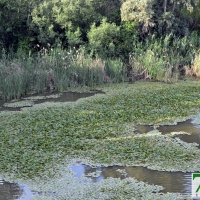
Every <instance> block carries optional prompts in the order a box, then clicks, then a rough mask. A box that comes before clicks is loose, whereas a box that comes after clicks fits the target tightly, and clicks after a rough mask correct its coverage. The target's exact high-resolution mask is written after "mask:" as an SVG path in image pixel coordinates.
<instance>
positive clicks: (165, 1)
mask: <svg viewBox="0 0 200 200" xmlns="http://www.w3.org/2000/svg"><path fill="white" fill-rule="evenodd" d="M163 9H164V14H165V13H166V11H167V0H164V2H163Z"/></svg>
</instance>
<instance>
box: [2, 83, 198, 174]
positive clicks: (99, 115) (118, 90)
mask: <svg viewBox="0 0 200 200" xmlns="http://www.w3.org/2000/svg"><path fill="white" fill-rule="evenodd" d="M107 89H108V90H107V95H106V96H105V95H97V96H95V97H91V98H89V99H87V100H83V101H80V102H79V103H77V104H76V103H72V104H70V105H71V106H70V105H68V104H63V106H62V104H60V105H56V106H53V107H49V108H48V109H47V108H39V109H34V108H33V109H28V110H23V111H22V112H16V113H13V114H9V113H8V114H6V113H5V114H4V113H2V114H1V115H0V118H1V129H0V139H1V140H0V141H1V147H0V155H1V160H2V161H3V162H2V165H1V172H12V173H14V174H16V175H17V176H22V177H34V176H36V175H41V174H42V172H44V171H46V170H48V169H50V168H52V167H53V166H54V165H55V163H58V162H61V161H62V159H64V158H65V156H66V155H70V156H79V157H89V158H90V159H91V160H93V161H95V162H98V163H100V164H101V163H107V164H111V165H116V164H121V165H125V164H129V165H142V166H146V165H147V166H148V167H150V168H156V169H160V170H161V169H168V170H175V171H176V170H180V171H182V170H183V171H193V170H197V171H199V169H200V168H199V166H198V164H195V165H194V164H193V161H195V160H196V159H197V157H198V155H199V150H198V149H197V148H196V147H195V146H194V145H193V144H187V143H184V142H181V141H179V140H176V139H172V138H170V137H168V136H162V135H159V134H158V135H155V134H152V135H146V136H140V135H139V136H137V135H134V134H133V133H132V131H131V130H132V129H133V127H134V124H138V123H152V124H154V125H159V124H161V123H166V122H171V123H173V122H174V121H175V120H176V119H177V118H180V117H181V118H182V119H184V118H185V117H188V116H191V115H195V114H197V111H198V107H199V104H200V101H199V89H200V88H199V86H197V85H196V84H195V83H180V84H176V85H166V84H160V83H154V84H153V83H151V84H147V83H146V84H145V83H144V84H142V85H141V86H140V85H139V84H134V85H127V84H125V85H121V86H120V85H119V86H118V87H117V86H115V87H108V88H107ZM166 141H167V143H168V145H167V146H166V145H165V147H164V148H163V146H162V145H161V144H162V143H163V142H164V143H166ZM160 145H161V146H162V148H161V146H160ZM22 155H23V156H22ZM188 155H190V156H189V157H188Z"/></svg>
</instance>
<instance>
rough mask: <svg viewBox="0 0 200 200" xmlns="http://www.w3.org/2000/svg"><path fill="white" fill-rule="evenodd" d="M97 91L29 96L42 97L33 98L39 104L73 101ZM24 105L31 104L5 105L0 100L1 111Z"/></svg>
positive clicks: (15, 108) (17, 109) (16, 108)
mask: <svg viewBox="0 0 200 200" xmlns="http://www.w3.org/2000/svg"><path fill="white" fill-rule="evenodd" d="M97 93H103V92H101V91H94V92H84V93H79V92H63V93H62V94H61V95H60V96H59V97H57V98H45V97H48V96H51V95H57V94H59V93H57V92H51V93H46V94H36V95H33V96H31V97H33V98H34V97H36V96H39V97H44V99H34V100H33V101H34V104H41V103H44V102H74V101H76V100H78V99H80V98H86V97H90V96H93V95H95V94H97ZM24 99H25V98H22V99H21V100H20V102H23V101H24ZM24 107H31V106H21V107H5V106H4V102H3V101H0V112H1V111H19V110H21V108H24Z"/></svg>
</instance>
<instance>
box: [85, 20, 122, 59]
mask: <svg viewBox="0 0 200 200" xmlns="http://www.w3.org/2000/svg"><path fill="white" fill-rule="evenodd" d="M119 33H120V28H119V27H118V26H116V24H114V23H108V22H107V19H106V18H104V19H103V20H102V22H101V24H100V26H98V27H97V26H96V24H95V23H94V24H93V25H92V26H91V29H90V31H89V32H88V38H89V45H90V47H91V49H92V50H93V51H94V52H95V53H97V54H101V55H106V56H114V55H116V49H117V44H118V40H119Z"/></svg>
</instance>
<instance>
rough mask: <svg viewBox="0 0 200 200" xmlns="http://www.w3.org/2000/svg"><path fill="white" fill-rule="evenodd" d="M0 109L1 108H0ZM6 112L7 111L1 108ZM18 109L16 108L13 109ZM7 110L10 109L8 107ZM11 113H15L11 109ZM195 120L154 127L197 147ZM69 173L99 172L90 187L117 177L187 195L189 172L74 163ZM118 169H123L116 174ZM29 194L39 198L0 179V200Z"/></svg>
mask: <svg viewBox="0 0 200 200" xmlns="http://www.w3.org/2000/svg"><path fill="white" fill-rule="evenodd" d="M92 95H94V93H73V92H66V93H63V94H62V95H61V96H60V97H59V98H57V99H56V101H57V102H59V101H60V102H63V101H76V100H77V99H79V98H84V97H88V96H92ZM45 101H55V98H52V99H47V100H46V99H42V100H37V101H36V102H35V104H37V103H43V102H45ZM0 107H2V106H1V105H0ZM2 109H5V110H8V108H4V107H3V108H1V110H0V111H2ZM17 109H20V108H17ZM9 110H10V108H9ZM11 110H12V109H11ZM13 110H16V108H15V109H13ZM194 120H196V119H190V120H187V121H185V122H180V123H177V125H169V126H160V127H158V128H157V130H159V131H160V132H162V134H167V133H170V132H179V131H184V132H189V133H191V135H178V136H176V137H179V138H180V139H181V140H183V141H185V142H196V143H198V144H200V125H196V124H194V123H192V122H193V121H194ZM153 129H154V128H153V127H151V126H147V125H138V126H137V127H136V130H135V132H137V133H147V132H149V131H151V130H153ZM72 170H73V171H74V172H75V173H76V174H75V175H74V176H75V177H81V176H87V174H89V173H92V172H98V171H101V173H100V174H99V175H98V176H97V177H91V176H89V175H90V174H89V175H88V176H87V177H89V178H91V184H92V183H96V182H99V181H101V180H103V179H106V178H108V177H113V178H121V179H124V178H126V177H133V178H135V179H137V180H138V181H143V182H146V183H149V184H154V185H161V186H163V187H164V188H165V189H164V190H163V191H162V192H164V193H165V192H178V193H182V194H190V192H191V173H182V172H165V171H164V172H160V171H154V170H149V169H147V168H144V167H121V166H111V167H97V168H92V167H90V166H87V165H82V164H74V165H72ZM120 170H123V171H121V172H123V173H121V172H120ZM33 195H39V193H36V192H33V191H31V190H30V189H29V188H28V186H27V185H25V184H17V183H8V182H5V181H3V180H2V181H1V180H0V200H21V199H25V200H29V199H30V200H31V198H32V196H33Z"/></svg>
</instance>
